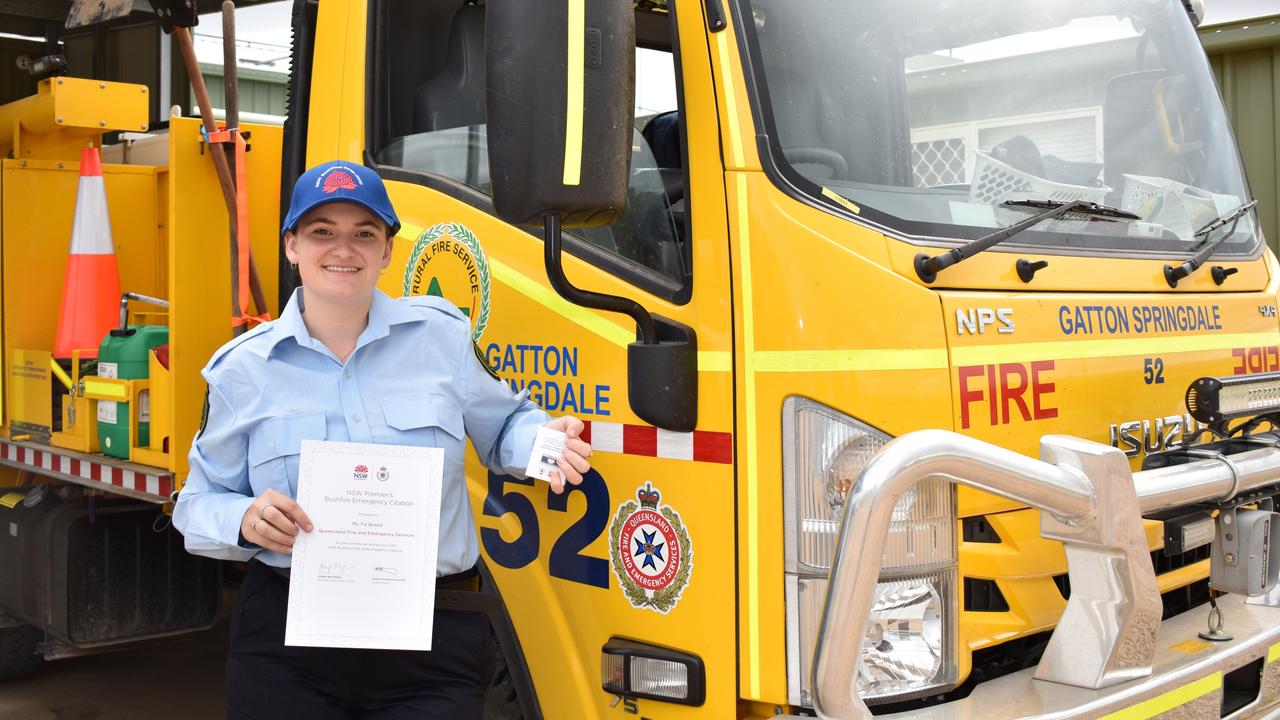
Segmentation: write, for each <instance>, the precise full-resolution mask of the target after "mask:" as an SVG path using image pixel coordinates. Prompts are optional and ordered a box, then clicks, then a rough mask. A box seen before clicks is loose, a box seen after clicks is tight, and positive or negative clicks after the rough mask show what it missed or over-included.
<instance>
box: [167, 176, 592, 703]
mask: <svg viewBox="0 0 1280 720" xmlns="http://www.w3.org/2000/svg"><path fill="white" fill-rule="evenodd" d="M399 228H400V221H399V220H398V219H397V217H396V214H395V210H394V209H393V208H392V206H391V202H390V199H389V198H388V197H387V192H386V188H385V187H384V186H383V184H382V180H381V179H380V178H379V177H378V175H377V174H376V173H374V172H373V171H372V170H370V169H368V168H365V167H363V166H361V165H357V164H354V163H346V162H330V163H325V164H323V165H320V166H317V167H314V168H311V169H310V170H308V171H307V172H306V173H304V174H303V175H302V176H301V177H300V178H298V182H297V184H296V185H295V186H294V190H293V197H292V202H291V204H290V208H289V213H288V215H287V216H286V218H285V222H284V228H283V232H284V241H285V252H286V254H287V255H288V257H289V261H290V262H291V263H293V264H295V265H296V266H297V269H298V272H299V274H300V276H301V278H302V287H300V288H299V289H298V290H297V291H296V292H295V293H294V295H293V297H292V298H291V299H290V300H289V303H288V305H287V306H286V307H285V309H284V311H283V312H282V313H281V314H280V318H279V319H278V320H276V321H274V322H271V323H267V324H264V325H262V326H260V327H258V328H255V329H254V330H252V331H250V332H248V333H245V334H244V335H242V336H240V337H239V338H236V339H235V340H232V341H231V342H229V343H227V344H226V345H225V346H223V347H222V348H221V349H220V350H218V351H217V352H216V353H214V355H213V358H212V359H210V361H209V364H208V365H207V366H206V367H205V369H204V378H205V380H206V381H207V383H208V396H207V400H206V405H207V408H206V415H205V418H206V419H205V422H204V424H203V425H202V427H201V429H200V432H199V434H198V435H197V437H196V440H195V442H194V443H193V445H192V447H191V454H190V465H191V472H190V474H189V475H188V477H187V481H186V484H185V485H184V487H183V489H182V493H181V494H180V495H179V496H178V502H177V505H176V507H175V508H174V524H175V525H176V526H177V528H178V529H179V530H181V531H182V533H183V536H184V537H185V540H186V547H187V550H189V551H190V552H193V553H197V554H200V555H207V556H210V557H215V558H221V559H225V560H240V561H250V562H249V571H248V574H247V576H246V577H245V580H244V583H243V585H242V586H241V589H240V595H239V598H238V599H237V603H236V608H235V610H234V615H233V616H232V623H231V647H230V654H229V657H228V659H227V673H226V693H227V716H228V717H229V718H252V719H254V720H257V719H258V718H270V719H271V720H278V719H279V718H292V717H297V718H308V720H326V719H328V718H335V719H336V718H361V717H368V718H374V717H376V718H387V719H392V718H437V717H439V718H471V717H479V716H480V714H481V712H482V707H483V693H484V688H485V686H486V684H487V681H488V679H489V676H490V673H491V671H492V663H493V660H494V653H495V652H496V648H495V647H494V645H493V641H492V636H491V634H490V630H489V625H488V620H487V618H486V617H485V615H484V614H483V613H478V612H464V611H450V610H439V609H437V610H436V614H435V624H434V630H433V632H434V634H433V639H432V648H433V649H432V650H431V651H429V652H408V651H392V650H350V649H333V648H310V647H286V646H285V645H284V628H285V610H286V606H287V600H288V589H289V580H288V569H289V561H290V552H291V550H292V547H293V543H294V541H295V539H296V538H297V536H298V533H300V532H311V531H312V529H313V528H312V522H311V519H310V518H309V517H308V516H307V513H306V509H305V508H302V507H299V506H298V504H297V503H296V502H295V501H294V499H293V498H294V496H295V494H296V490H297V481H298V477H297V476H298V452H299V446H300V443H301V441H302V440H304V439H314V440H335V441H350V442H363V443H385V444H400V445H421V446H429V447H439V448H443V449H444V451H445V463H444V487H443V490H442V495H441V509H440V537H439V550H438V564H437V571H436V572H437V581H436V582H437V587H438V588H442V589H454V590H475V589H476V588H477V587H478V577H477V573H476V570H475V564H476V561H477V560H478V558H479V549H478V547H477V543H476V528H475V521H474V519H473V518H472V514H471V506H470V503H469V501H468V498H467V489H466V482H465V479H464V477H463V454H464V451H465V450H466V441H467V439H468V438H470V440H471V442H472V444H473V445H474V446H475V449H476V452H477V454H478V455H479V457H480V460H481V462H483V463H484V464H485V465H486V466H487V467H489V468H490V469H492V470H494V471H495V472H500V473H506V474H511V475H518V476H522V475H523V474H524V469H525V468H526V467H527V465H528V462H529V456H530V454H531V452H532V448H533V438H534V436H535V435H536V434H537V430H538V427H539V426H542V425H546V426H548V427H552V428H555V429H557V430H560V431H563V432H564V433H566V435H567V436H568V440H567V441H566V448H565V453H564V457H563V459H561V460H560V462H559V473H558V474H555V473H553V475H554V477H553V478H552V489H553V490H555V491H556V492H561V491H563V487H564V483H565V482H566V481H567V482H569V483H573V484H577V483H580V482H581V481H582V475H581V474H582V473H585V472H586V471H587V470H588V469H589V468H590V465H589V464H588V461H587V460H586V458H588V457H590V455H591V448H590V446H589V445H587V443H585V442H583V441H582V440H581V439H579V437H578V436H579V435H580V434H581V432H582V428H583V424H582V422H581V421H580V420H578V419H577V418H574V417H560V418H556V419H554V420H552V419H550V418H549V416H548V415H547V414H546V413H544V412H543V411H542V410H540V409H539V408H538V407H537V406H536V405H534V404H533V403H532V402H530V401H529V400H527V399H526V398H525V397H524V396H523V394H522V395H519V396H515V397H513V396H512V394H511V391H510V388H509V387H508V386H507V385H506V384H504V383H503V382H502V381H500V380H498V379H497V378H496V377H495V376H493V375H492V374H491V373H490V372H489V370H488V368H486V367H485V366H484V365H483V363H482V361H481V360H480V358H479V357H478V355H477V354H476V352H475V351H474V347H473V345H472V341H471V328H470V324H469V322H468V321H467V319H466V317H465V316H463V315H462V313H461V312H459V311H458V309H457V308H456V307H454V306H453V305H452V304H451V303H449V302H448V301H445V300H444V299H442V298H434V297H415V298H394V299H393V298H391V297H389V296H387V295H386V294H384V293H382V292H381V291H379V290H378V289H377V283H378V276H379V275H380V274H381V273H382V272H383V271H384V270H385V269H386V267H387V265H388V263H390V261H391V248H392V238H393V237H394V236H395V234H396V232H397V231H398V230H399ZM352 611H353V612H359V611H360V609H359V608H353V609H352Z"/></svg>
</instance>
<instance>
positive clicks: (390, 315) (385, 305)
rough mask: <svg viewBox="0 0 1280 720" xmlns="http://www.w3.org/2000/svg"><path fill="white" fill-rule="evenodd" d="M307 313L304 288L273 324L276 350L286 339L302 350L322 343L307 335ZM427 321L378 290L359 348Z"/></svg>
mask: <svg viewBox="0 0 1280 720" xmlns="http://www.w3.org/2000/svg"><path fill="white" fill-rule="evenodd" d="M305 310H306V302H305V300H304V299H303V288H302V287H301V286H299V287H298V288H297V289H295V290H294V291H293V295H291V296H290V297H289V302H288V303H287V304H286V305H285V307H284V311H283V312H281V313H280V317H279V318H277V319H276V321H275V323H273V326H274V328H275V331H276V332H274V333H273V335H274V336H275V337H274V339H273V341H272V343H271V349H272V350H274V349H275V348H276V346H278V345H279V344H280V342H281V341H282V340H284V339H285V338H293V339H294V340H295V341H296V342H297V343H298V346H299V347H305V348H315V347H316V345H318V344H319V342H318V341H317V340H315V339H314V338H312V337H311V333H309V332H307V324H306V323H305V322H303V321H302V313H303V311H305ZM423 321H425V318H424V317H422V315H421V314H419V313H417V312H415V311H414V309H413V308H411V307H409V306H408V305H406V304H405V303H403V302H400V301H399V300H396V299H395V298H392V297H391V296H390V295H387V294H386V293H384V292H382V291H381V290H378V289H376V288H375V289H374V291H373V303H372V304H371V305H370V306H369V324H368V325H367V326H366V327H365V329H364V332H362V333H360V338H359V339H358V340H357V341H356V348H360V347H362V346H364V345H367V344H369V343H371V342H373V341H374V340H378V339H381V338H384V337H386V336H388V335H390V334H391V326H393V325H401V324H404V323H412V322H423Z"/></svg>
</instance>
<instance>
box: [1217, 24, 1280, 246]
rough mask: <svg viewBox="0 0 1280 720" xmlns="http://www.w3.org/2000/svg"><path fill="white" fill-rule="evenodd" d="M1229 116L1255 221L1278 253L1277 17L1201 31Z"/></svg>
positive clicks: (1279, 59) (1279, 34)
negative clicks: (1254, 208)
mask: <svg viewBox="0 0 1280 720" xmlns="http://www.w3.org/2000/svg"><path fill="white" fill-rule="evenodd" d="M1200 39H1201V40H1202V41H1203V42H1204V46H1205V51H1206V52H1207V53H1208V55H1209V63H1210V64H1211V65H1212V66H1213V72H1214V75H1215V76H1217V79H1218V87H1219V88H1221V90H1222V98H1223V100H1224V101H1225V102H1226V106H1227V114H1228V115H1230V117H1231V125H1232V129H1233V130H1234V131H1235V135H1236V142H1237V143H1238V144H1239V145H1240V155H1241V157H1243V158H1244V166H1245V172H1246V173H1248V175H1249V186H1250V188H1251V189H1252V190H1253V196H1254V197H1256V198H1257V199H1258V201H1259V202H1258V217H1259V219H1260V220H1261V221H1262V231H1263V233H1264V234H1265V235H1266V238H1267V242H1268V243H1269V244H1270V245H1271V247H1272V249H1280V245H1278V243H1280V15H1273V16H1270V17H1265V18H1254V19H1253V20H1249V21H1247V22H1241V23H1234V24H1230V25H1218V26H1214V27H1208V28H1201V30H1200Z"/></svg>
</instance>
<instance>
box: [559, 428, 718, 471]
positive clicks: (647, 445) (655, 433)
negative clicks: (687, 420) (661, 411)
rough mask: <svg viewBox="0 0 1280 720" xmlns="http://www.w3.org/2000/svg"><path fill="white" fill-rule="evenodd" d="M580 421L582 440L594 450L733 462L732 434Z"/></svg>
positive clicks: (700, 460)
mask: <svg viewBox="0 0 1280 720" xmlns="http://www.w3.org/2000/svg"><path fill="white" fill-rule="evenodd" d="M583 424H584V425H585V426H586V429H584V430H583V431H582V439H583V440H586V441H587V442H589V443H591V450H592V451H593V452H594V451H599V452H611V453H621V454H623V455H643V456H646V457H659V458H666V459H669V460H692V461H694V462H709V463H722V464H729V463H732V462H733V434H732V433H727V432H708V431H706V430H694V431H693V432H688V433H678V432H670V431H668V430H662V429H660V428H656V427H653V426H652V425H626V424H623V423H609V422H598V421H595V420H590V421H584V423H583Z"/></svg>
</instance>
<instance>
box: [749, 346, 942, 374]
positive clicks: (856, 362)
mask: <svg viewBox="0 0 1280 720" xmlns="http://www.w3.org/2000/svg"><path fill="white" fill-rule="evenodd" d="M755 355H756V358H755V361H756V362H755V366H756V372H849V371H867V370H941V369H946V367H947V351H946V350H944V349H942V348H929V349H917V350H910V349H903V350H768V351H765V350H761V351H757V352H756V354H755Z"/></svg>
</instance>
